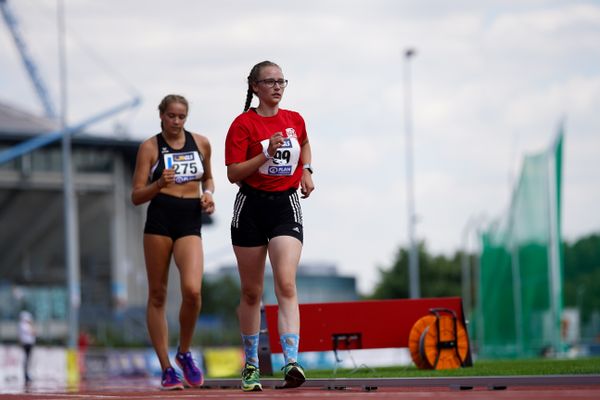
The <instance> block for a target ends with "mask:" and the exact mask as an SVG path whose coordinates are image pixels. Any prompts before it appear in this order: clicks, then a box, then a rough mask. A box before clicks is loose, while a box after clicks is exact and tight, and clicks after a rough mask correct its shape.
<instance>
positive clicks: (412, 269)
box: [404, 48, 421, 299]
mask: <svg viewBox="0 0 600 400" xmlns="http://www.w3.org/2000/svg"><path fill="white" fill-rule="evenodd" d="M414 55H416V50H415V49H412V48H408V49H406V50H405V51H404V60H405V64H404V65H405V68H404V126H405V130H406V197H407V202H406V204H407V208H408V241H409V245H410V249H409V253H408V273H409V284H410V285H409V293H410V298H412V299H416V298H419V297H421V290H420V283H419V252H418V250H417V243H416V240H415V224H416V216H415V194H414V189H413V187H414V180H413V155H412V146H413V144H412V121H411V113H412V109H411V90H410V59H411V57H413V56H414Z"/></svg>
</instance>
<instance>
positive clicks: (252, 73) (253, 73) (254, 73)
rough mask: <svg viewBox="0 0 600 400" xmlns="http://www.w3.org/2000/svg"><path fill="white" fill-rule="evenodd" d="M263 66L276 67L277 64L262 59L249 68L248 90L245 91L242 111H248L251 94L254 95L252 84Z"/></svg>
mask: <svg viewBox="0 0 600 400" xmlns="http://www.w3.org/2000/svg"><path fill="white" fill-rule="evenodd" d="M263 67H277V68H279V65H277V64H275V63H274V62H271V61H262V62H259V63H258V64H256V65H255V66H254V67H252V69H251V70H250V75H248V91H247V92H246V104H245V105H244V112H246V111H248V109H249V108H250V103H252V96H253V95H254V90H252V84H253V83H256V82H257V81H258V77H259V76H260V70H261V69H262V68H263Z"/></svg>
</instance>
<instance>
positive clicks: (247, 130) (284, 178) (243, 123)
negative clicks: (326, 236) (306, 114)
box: [225, 109, 308, 192]
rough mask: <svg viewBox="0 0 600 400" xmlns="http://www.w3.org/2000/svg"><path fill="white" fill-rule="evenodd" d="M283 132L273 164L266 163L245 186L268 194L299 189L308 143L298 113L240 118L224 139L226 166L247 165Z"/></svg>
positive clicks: (245, 180) (268, 161)
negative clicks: (276, 135) (263, 145)
mask: <svg viewBox="0 0 600 400" xmlns="http://www.w3.org/2000/svg"><path fill="white" fill-rule="evenodd" d="M277 132H281V133H282V134H283V137H284V141H285V143H284V145H283V146H281V147H280V148H279V149H277V152H276V153H275V155H274V156H273V158H272V159H271V160H266V161H265V163H264V164H263V165H261V167H260V168H259V169H258V170H257V171H255V172H254V173H253V174H252V175H250V176H248V177H247V178H246V179H244V183H246V184H248V185H250V186H252V187H253V188H255V189H260V190H264V191H268V192H276V191H282V190H287V189H290V188H296V189H297V188H298V186H299V185H300V179H301V178H302V165H300V164H301V157H300V153H301V146H302V143H304V142H305V141H306V140H307V139H308V135H307V133H306V126H305V124H304V119H303V118H302V117H301V116H300V114H298V113H297V112H295V111H289V110H283V109H279V111H278V112H277V114H276V115H274V116H272V117H262V116H260V115H258V114H257V113H256V112H255V111H254V110H248V111H246V112H245V113H243V114H240V115H239V116H238V117H237V118H236V119H235V120H234V121H233V122H232V123H231V127H230V128H229V132H227V138H226V139H225V165H230V164H234V163H239V162H244V161H246V160H249V159H251V158H252V157H255V156H256V155H257V154H260V153H262V151H263V147H262V143H261V142H264V141H267V143H268V140H269V138H270V137H271V136H273V134H275V133H277Z"/></svg>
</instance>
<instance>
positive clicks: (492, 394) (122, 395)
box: [0, 377, 600, 400]
mask: <svg viewBox="0 0 600 400" xmlns="http://www.w3.org/2000/svg"><path fill="white" fill-rule="evenodd" d="M425 379H427V378H425ZM229 382H231V381H229ZM323 382H327V381H319V382H317V383H315V381H313V382H312V383H311V381H308V382H307V384H309V385H308V386H306V387H301V388H298V389H288V390H278V389H274V388H273V387H272V386H271V385H270V384H269V383H267V385H265V386H268V387H265V390H264V391H262V392H253V393H243V392H242V391H241V390H240V389H237V388H231V387H227V388H223V387H222V386H221V385H220V384H219V385H215V386H212V387H211V388H202V389H186V390H183V391H181V390H180V391H174V392H165V391H160V390H158V388H157V385H158V380H157V379H151V380H150V379H146V378H143V379H141V378H136V379H119V380H110V381H106V380H105V381H93V382H86V383H84V384H81V385H79V386H78V387H74V388H65V387H58V386H57V385H54V387H53V386H52V384H50V383H45V384H42V383H34V384H32V385H31V386H30V387H28V388H24V387H13V388H10V387H9V388H4V389H2V391H0V399H13V400H21V399H32V400H58V399H68V400H69V399H90V400H95V399H98V400H107V399H108V400H121V399H163V398H167V399H205V398H206V399H249V398H256V399H279V398H290V399H291V398H307V399H315V400H317V399H364V398H372V399H406V400H412V399H430V398H443V399H516V400H519V399H536V400H543V399H548V400H553V399H586V400H591V399H600V377H596V378H593V379H592V380H590V381H589V382H591V384H584V385H578V384H558V385H552V384H551V382H552V378H551V377H550V378H548V384H546V385H541V384H539V383H536V384H533V385H531V386H528V385H527V384H526V382H522V381H521V382H520V383H518V384H515V385H514V386H512V385H510V384H508V385H507V386H506V388H505V389H501V390H494V389H490V388H488V387H485V386H478V385H475V386H473V387H472V389H469V388H470V386H439V385H437V386H436V385H433V386H427V384H426V383H427V381H426V380H419V381H414V382H415V384H414V385H411V383H412V382H413V381H408V382H407V381H404V382H402V381H399V382H400V383H399V384H398V385H397V386H394V384H393V382H390V381H386V384H385V386H383V387H378V388H377V389H376V390H372V391H366V390H365V389H364V385H361V384H357V385H350V386H346V387H345V388H343V389H342V388H338V389H334V388H333V387H334V386H331V387H332V388H331V389H328V388H327V386H328V385H327V384H323ZM349 382H351V381H350V380H345V383H349ZM357 382H359V381H357ZM364 382H366V381H363V383H364ZM596 382H597V383H596ZM335 387H337V386H335Z"/></svg>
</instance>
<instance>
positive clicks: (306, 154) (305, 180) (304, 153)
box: [300, 139, 315, 199]
mask: <svg viewBox="0 0 600 400" xmlns="http://www.w3.org/2000/svg"><path fill="white" fill-rule="evenodd" d="M311 160H312V152H311V149H310V143H309V142H308V139H306V140H305V141H304V143H302V150H301V153H300V164H301V165H303V166H304V165H305V164H310V163H311ZM313 190H315V185H314V183H313V180H312V172H310V171H309V170H308V169H304V168H303V169H302V179H301V180H300V192H301V193H302V198H303V199H305V198H307V197H308V196H310V194H311V192H312V191H313Z"/></svg>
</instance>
